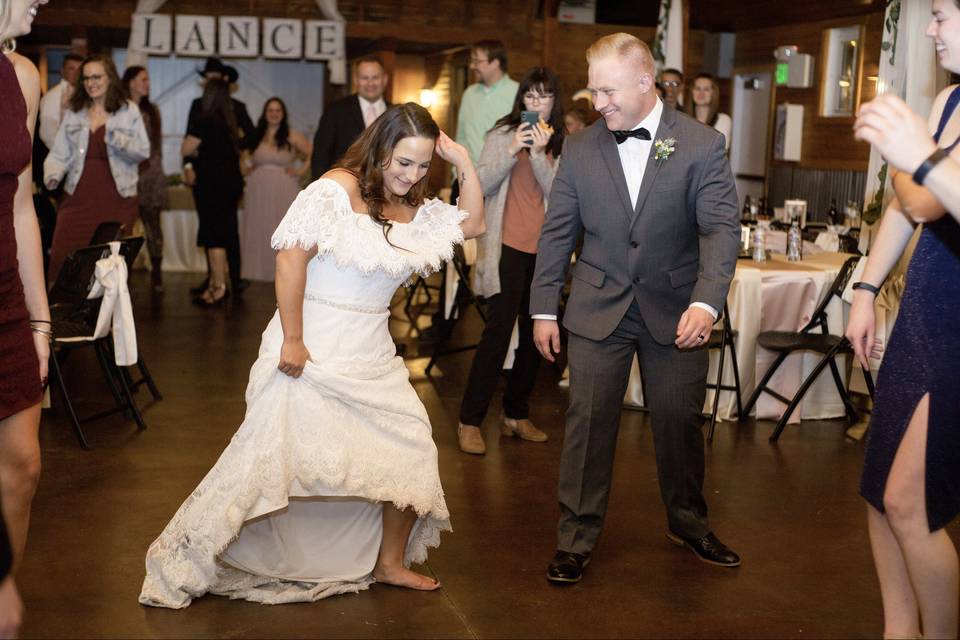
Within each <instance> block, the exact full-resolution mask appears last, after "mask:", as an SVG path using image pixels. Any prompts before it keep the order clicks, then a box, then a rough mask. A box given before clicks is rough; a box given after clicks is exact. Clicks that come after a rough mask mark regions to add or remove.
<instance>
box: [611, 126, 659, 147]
mask: <svg viewBox="0 0 960 640" xmlns="http://www.w3.org/2000/svg"><path fill="white" fill-rule="evenodd" d="M613 137H614V138H615V139H616V140H617V144H623V143H624V142H625V141H626V139H627V138H636V139H637V140H649V139H650V132H649V131H647V130H646V129H644V128H643V127H640V128H639V129H633V130H632V131H614V132H613Z"/></svg>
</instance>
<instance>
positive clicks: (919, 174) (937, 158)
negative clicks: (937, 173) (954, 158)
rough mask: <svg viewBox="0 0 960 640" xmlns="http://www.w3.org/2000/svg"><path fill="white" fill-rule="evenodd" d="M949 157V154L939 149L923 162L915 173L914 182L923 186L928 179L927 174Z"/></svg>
mask: <svg viewBox="0 0 960 640" xmlns="http://www.w3.org/2000/svg"><path fill="white" fill-rule="evenodd" d="M946 157H947V152H946V151H944V150H943V149H941V148H940V147H937V150H936V151H934V152H933V153H931V154H930V155H929V156H928V157H927V159H926V160H924V161H923V164H921V165H920V166H919V167H918V168H917V170H916V171H914V172H913V181H914V182H916V183H917V184H919V185H921V186H923V181H924V180H926V179H927V174H928V173H930V171H932V170H933V168H934V167H935V166H937V165H938V164H940V163H941V162H942V161H943V159H944V158H946Z"/></svg>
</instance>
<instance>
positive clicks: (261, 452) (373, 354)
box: [140, 179, 466, 608]
mask: <svg viewBox="0 0 960 640" xmlns="http://www.w3.org/2000/svg"><path fill="white" fill-rule="evenodd" d="M465 215H466V214H464V213H462V212H460V211H459V210H457V209H456V208H455V207H452V206H450V205H447V204H444V203H442V202H441V201H439V200H432V201H429V202H427V203H426V204H424V205H423V206H422V207H421V208H420V210H419V211H418V212H417V215H416V217H415V218H414V220H413V221H412V222H410V223H409V224H396V225H394V227H393V229H392V230H391V231H390V242H391V243H392V244H393V245H394V246H390V244H388V243H387V242H386V240H385V239H384V237H383V232H382V229H381V228H380V227H379V226H378V225H377V224H376V223H374V222H373V221H372V220H371V219H370V218H369V217H368V216H365V215H358V214H356V213H354V212H353V211H352V210H351V208H350V200H349V197H348V196H347V194H346V192H345V191H344V190H343V188H342V187H340V185H339V184H337V183H336V182H334V181H331V180H328V179H320V180H318V181H316V182H314V183H313V184H311V185H310V186H309V187H308V188H307V189H305V190H304V191H303V192H301V193H300V195H299V196H298V197H297V199H296V201H295V202H294V203H293V205H292V206H291V207H290V210H289V211H288V213H287V215H286V216H285V217H284V219H283V221H282V222H281V224H280V226H279V227H278V228H277V231H276V232H275V233H274V235H273V239H272V244H273V246H274V248H277V249H280V248H287V247H293V246H299V247H302V248H305V249H310V248H312V247H317V250H318V254H317V257H316V258H314V259H313V260H311V261H310V263H309V265H308V267H307V284H306V292H305V295H304V305H303V317H304V343H305V344H306V346H307V349H308V350H309V351H310V354H311V359H310V361H308V362H307V365H306V367H305V368H304V372H303V375H302V376H301V377H300V378H296V379H294V378H290V377H288V376H286V375H284V374H283V373H281V372H280V371H278V370H277V362H278V361H279V355H280V347H281V344H282V340H283V332H282V330H281V326H280V318H279V313H277V314H275V315H274V317H273V319H272V320H271V321H270V323H269V324H268V326H267V328H266V330H265V331H264V333H263V338H262V341H261V345H260V353H259V356H258V358H257V360H256V362H255V363H254V365H253V367H252V369H251V371H250V380H249V383H248V386H247V391H246V402H247V412H246V416H245V418H244V421H243V423H242V424H241V425H240V428H239V429H238V431H237V432H236V434H235V435H234V436H233V438H232V440H231V441H230V444H229V445H228V446H227V448H226V449H225V450H224V452H223V454H222V455H221V456H220V459H219V460H218V461H217V462H216V464H215V465H214V467H213V468H212V469H211V470H210V472H209V473H208V474H207V476H206V477H205V478H204V479H203V480H202V481H201V483H200V485H199V486H198V487H197V488H196V489H195V490H194V491H193V493H192V494H191V495H190V497H189V498H187V500H186V501H185V502H184V503H183V505H182V506H181V507H180V509H179V510H178V511H177V513H176V515H175V516H174V517H173V519H172V520H171V521H170V523H169V524H168V525H167V527H166V528H165V529H164V531H163V533H162V534H161V535H160V537H159V538H157V540H156V541H154V543H153V544H152V545H151V546H150V549H149V550H148V552H147V558H146V568H147V575H146V578H145V580H144V584H143V590H142V592H141V594H140V602H141V603H143V604H147V605H153V606H163V607H172V608H181V607H185V606H187V605H189V604H190V602H191V600H192V598H195V597H198V596H200V595H203V594H205V593H215V594H219V595H226V596H229V597H231V598H243V599H246V600H251V601H255V602H263V603H269V604H276V603H282V602H299V601H310V600H317V599H320V598H324V597H327V596H331V595H335V594H339V593H345V592H356V591H359V590H361V589H365V588H367V587H368V586H369V585H370V584H371V583H372V582H373V581H374V580H373V577H372V575H371V572H372V570H373V567H374V564H375V562H376V558H377V553H378V551H379V547H380V538H381V536H382V521H381V513H382V503H384V502H389V503H393V504H394V505H396V506H397V507H399V508H406V507H410V508H412V509H413V510H415V511H416V513H417V516H418V518H417V521H416V523H415V525H414V527H413V530H412V531H411V534H410V539H409V541H408V545H407V552H406V557H405V562H406V563H407V564H410V563H417V562H422V561H424V560H425V559H426V557H427V551H428V549H429V548H432V547H436V546H438V545H439V542H440V533H441V532H443V531H449V530H450V518H449V513H448V511H447V507H446V503H445V501H444V497H443V489H442V487H441V485H440V478H439V471H438V467H437V450H436V446H435V445H434V443H433V440H432V436H431V427H430V422H429V419H428V417H427V413H426V410H425V409H424V407H423V404H422V403H421V402H420V400H419V398H418V397H417V394H416V392H415V391H414V389H413V387H412V386H411V385H410V382H409V375H408V372H407V369H406V367H405V366H404V364H403V360H402V359H401V358H398V357H396V355H395V347H394V344H393V341H392V340H391V338H390V334H389V331H388V327H387V322H388V319H389V317H390V316H389V311H388V308H387V307H388V305H389V302H390V300H391V298H392V296H393V293H394V291H396V288H397V287H398V286H399V285H401V284H402V283H403V282H404V281H406V280H408V279H409V277H410V276H411V275H412V274H413V273H415V272H419V273H430V272H432V271H435V270H436V269H437V268H439V266H440V264H441V262H442V261H443V260H446V259H449V258H450V256H451V255H452V251H453V246H454V244H455V243H458V242H462V241H463V234H462V232H461V230H460V227H459V224H460V222H461V221H462V220H463V218H464V217H465Z"/></svg>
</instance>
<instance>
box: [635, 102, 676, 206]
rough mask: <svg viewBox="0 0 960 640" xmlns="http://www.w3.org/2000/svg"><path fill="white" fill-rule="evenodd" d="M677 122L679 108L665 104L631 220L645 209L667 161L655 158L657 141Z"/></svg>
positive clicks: (668, 132)
mask: <svg viewBox="0 0 960 640" xmlns="http://www.w3.org/2000/svg"><path fill="white" fill-rule="evenodd" d="M676 123H677V110H676V109H673V108H671V107H669V106H667V105H663V113H662V114H661V116H660V126H658V127H657V132H656V133H655V134H654V135H653V140H654V142H653V144H651V145H650V155H649V156H648V157H647V168H646V170H645V171H644V172H643V182H641V183H640V193H639V194H638V195H637V206H636V208H635V209H632V211H631V213H632V215H631V222H634V221H636V219H637V217H638V216H639V214H640V211H642V210H643V203H644V202H645V201H646V199H647V196H648V195H650V189H652V188H653V184H654V182H655V181H656V179H657V174H659V173H660V166H661V165H663V164H664V163H666V162H667V160H666V159H663V160H661V161H659V162H658V161H657V160H656V159H655V158H654V156H655V155H656V153H657V144H656V141H657V140H663V139H665V138H669V137H670V136H671V135H672V133H671V132H672V131H673V127H674V125H675V124H676Z"/></svg>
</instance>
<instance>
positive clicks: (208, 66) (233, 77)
mask: <svg viewBox="0 0 960 640" xmlns="http://www.w3.org/2000/svg"><path fill="white" fill-rule="evenodd" d="M197 73H198V74H199V75H201V76H204V77H206V75H207V74H208V73H219V74H220V75H222V76H223V77H224V79H225V80H226V81H227V82H229V83H230V84H233V83H234V82H236V81H237V79H238V78H239V77H240V74H239V73H237V70H236V69H235V68H233V67H231V66H230V65H226V64H223V62H222V61H221V60H220V58H216V57H210V58H207V61H206V63H205V64H204V65H203V68H202V69H200V68H198V69H197Z"/></svg>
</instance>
